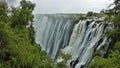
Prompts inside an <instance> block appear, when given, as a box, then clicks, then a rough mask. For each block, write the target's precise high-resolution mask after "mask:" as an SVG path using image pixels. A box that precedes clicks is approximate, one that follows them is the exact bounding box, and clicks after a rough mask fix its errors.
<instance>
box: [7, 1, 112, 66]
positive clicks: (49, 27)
mask: <svg viewBox="0 0 120 68" xmlns="http://www.w3.org/2000/svg"><path fill="white" fill-rule="evenodd" d="M19 1H20V0H6V2H7V3H8V7H9V8H10V7H11V6H15V7H16V6H18V5H19ZM109 26H110V25H109V24H106V23H105V22H104V21H103V20H101V18H95V19H94V18H93V19H86V20H80V21H78V20H76V19H70V18H66V17H64V16H61V15H40V14H36V15H35V18H34V28H35V31H36V37H35V38H36V42H37V43H38V44H40V45H41V47H42V50H44V51H46V52H47V53H48V54H49V55H50V56H51V57H52V58H53V59H57V57H58V53H59V52H60V50H62V51H63V52H64V53H68V54H71V56H72V59H71V60H70V62H69V65H70V67H71V68H80V67H85V65H86V64H87V63H88V62H89V61H90V58H91V57H92V55H93V53H94V52H95V51H96V50H98V49H99V48H100V47H101V46H102V45H104V44H105V43H106V41H107V37H105V35H104V33H105V32H106V31H107V30H108V29H110V27H109Z"/></svg>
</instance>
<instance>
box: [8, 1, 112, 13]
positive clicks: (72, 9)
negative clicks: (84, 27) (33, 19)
mask: <svg viewBox="0 0 120 68" xmlns="http://www.w3.org/2000/svg"><path fill="white" fill-rule="evenodd" d="M7 1H9V2H10V3H11V4H9V5H13V4H14V6H16V5H18V1H20V0H7ZM30 1H32V2H34V3H35V4H36V7H35V10H34V13H35V14H36V13H39V14H56V13H66V14H69V13H87V12H88V11H93V12H100V11H101V10H102V9H105V8H107V6H108V5H109V4H110V3H112V2H113V0H89V1H88V0H30Z"/></svg>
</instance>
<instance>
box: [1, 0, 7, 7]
mask: <svg viewBox="0 0 120 68" xmlns="http://www.w3.org/2000/svg"><path fill="white" fill-rule="evenodd" d="M0 7H5V8H7V2H6V1H5V0H0Z"/></svg>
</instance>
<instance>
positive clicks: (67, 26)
mask: <svg viewBox="0 0 120 68" xmlns="http://www.w3.org/2000/svg"><path fill="white" fill-rule="evenodd" d="M74 25H75V22H74V20H70V19H67V18H62V17H58V16H44V15H38V16H37V15H36V16H35V23H34V26H35V31H36V42H37V43H40V44H41V47H42V49H43V50H45V51H46V52H47V53H48V54H49V55H50V56H51V57H52V58H53V59H55V58H56V56H57V54H58V52H59V50H60V49H61V48H64V47H66V46H68V43H69V41H70V36H71V34H72V30H73V27H74Z"/></svg>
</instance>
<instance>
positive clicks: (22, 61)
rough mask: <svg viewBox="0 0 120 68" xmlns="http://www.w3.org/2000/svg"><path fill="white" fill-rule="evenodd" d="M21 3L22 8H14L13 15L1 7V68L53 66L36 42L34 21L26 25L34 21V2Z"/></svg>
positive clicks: (50, 67) (46, 67)
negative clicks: (8, 14) (9, 14)
mask: <svg viewBox="0 0 120 68" xmlns="http://www.w3.org/2000/svg"><path fill="white" fill-rule="evenodd" d="M21 4H22V5H21V7H22V8H13V10H12V12H11V13H12V14H11V16H7V12H6V10H7V9H3V8H1V7H0V10H1V11H0V17H1V18H0V68H53V66H54V64H53V61H52V60H51V59H50V57H48V55H47V54H46V53H45V52H44V51H41V48H40V45H37V44H36V43H35V39H34V37H35V32H34V28H33V26H32V23H31V24H30V27H26V25H28V22H29V21H30V22H32V21H33V15H32V10H33V7H32V8H30V7H31V5H32V3H31V2H30V1H25V0H22V1H21ZM26 4H27V5H26ZM29 4H30V5H29ZM23 5H24V6H23ZM27 7H28V8H27ZM3 17H5V19H2V18H3ZM8 18H10V19H9V20H6V19H8ZM11 25H12V27H16V28H11ZM19 28H20V29H19ZM21 28H22V29H21Z"/></svg>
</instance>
